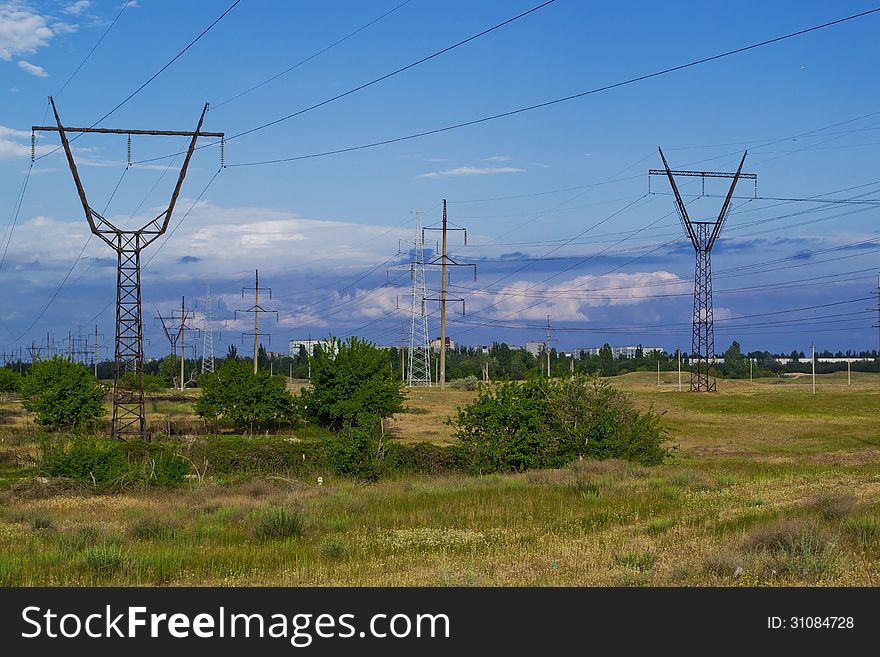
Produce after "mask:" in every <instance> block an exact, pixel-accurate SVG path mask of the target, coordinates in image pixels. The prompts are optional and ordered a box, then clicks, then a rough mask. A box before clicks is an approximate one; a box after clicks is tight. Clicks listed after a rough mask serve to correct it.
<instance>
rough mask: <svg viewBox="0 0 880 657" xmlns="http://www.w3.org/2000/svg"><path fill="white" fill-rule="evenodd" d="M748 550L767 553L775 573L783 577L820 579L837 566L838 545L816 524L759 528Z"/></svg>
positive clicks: (797, 522)
mask: <svg viewBox="0 0 880 657" xmlns="http://www.w3.org/2000/svg"><path fill="white" fill-rule="evenodd" d="M746 545H747V547H749V548H751V549H752V550H755V551H763V552H765V553H766V554H767V555H768V556H769V557H770V559H771V564H772V566H773V570H775V571H776V572H778V573H779V574H780V575H782V576H788V577H805V578H819V577H822V576H824V575H828V574H829V573H830V572H831V571H832V570H833V568H834V565H835V553H834V544H833V542H832V541H831V540H830V538H829V537H828V536H827V534H826V533H825V532H824V531H823V530H822V529H821V527H819V526H818V525H816V524H815V523H814V522H812V521H808V520H803V519H798V518H793V519H781V520H777V521H775V522H773V523H770V524H767V525H763V526H760V527H756V528H755V529H754V530H753V531H752V533H751V535H750V536H749V538H748V540H747V543H746Z"/></svg>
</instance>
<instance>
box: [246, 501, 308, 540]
mask: <svg viewBox="0 0 880 657" xmlns="http://www.w3.org/2000/svg"><path fill="white" fill-rule="evenodd" d="M306 525H307V522H306V517H305V516H304V515H303V513H302V512H301V511H300V510H299V509H291V508H287V507H283V506H272V507H269V508H268V509H265V510H263V511H262V512H261V513H260V514H259V515H258V516H257V522H256V525H255V526H254V534H255V535H256V537H257V538H259V539H263V540H266V539H274V540H279V539H284V538H294V537H298V536H303V535H304V534H305V533H306Z"/></svg>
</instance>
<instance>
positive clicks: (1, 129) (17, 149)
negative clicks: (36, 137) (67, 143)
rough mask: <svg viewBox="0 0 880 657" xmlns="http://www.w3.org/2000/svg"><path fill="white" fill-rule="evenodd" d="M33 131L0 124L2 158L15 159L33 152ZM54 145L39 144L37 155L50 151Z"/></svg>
mask: <svg viewBox="0 0 880 657" xmlns="http://www.w3.org/2000/svg"><path fill="white" fill-rule="evenodd" d="M30 137H31V133H29V132H25V131H24V130H15V129H14V128H7V127H6V126H3V125H0V160H14V159H17V158H21V157H29V156H30V154H31V143H30V142H31V139H30ZM52 148H53V147H52V146H48V145H45V146H39V145H38V146H37V149H36V150H37V155H42V154H43V153H48V152H49V151H50V150H52Z"/></svg>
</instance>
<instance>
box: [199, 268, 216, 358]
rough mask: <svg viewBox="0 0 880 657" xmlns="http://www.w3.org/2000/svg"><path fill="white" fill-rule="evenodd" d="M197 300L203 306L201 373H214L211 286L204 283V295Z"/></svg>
mask: <svg viewBox="0 0 880 657" xmlns="http://www.w3.org/2000/svg"><path fill="white" fill-rule="evenodd" d="M197 301H199V302H201V304H202V305H203V306H204V308H205V309H204V310H203V311H202V374H205V373H206V372H210V373H211V374H213V373H214V326H213V323H212V322H213V319H214V318H213V315H212V310H211V309H212V306H211V286H210V284H208V285H205V296H203V297H199V298H198V299H197Z"/></svg>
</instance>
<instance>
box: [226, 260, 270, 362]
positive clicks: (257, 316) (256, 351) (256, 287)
mask: <svg viewBox="0 0 880 657" xmlns="http://www.w3.org/2000/svg"><path fill="white" fill-rule="evenodd" d="M251 290H252V291H253V293H254V305H253V306H251V307H250V308H245V309H243V310H236V311H235V317H236V318H238V313H253V314H254V330H253V331H246V332H243V333H242V334H241V337H242V339H244V336H246V335H252V336H254V374H256V373H257V369H258V364H259V359H258V358H257V355H258V354H259V344H260V336H261V335H265V336H266V337H267V338H268V342H269V344H272V336H271V335H270V334H269V333H266V332H265V331H263V332H260V315H261V314H263V313H268V314H273V313H274V315H275V321H276V322H277V321H278V311H277V310H266V309H265V308H263V306H261V305H260V290H263V291H265V292H268V293H269V299H271V298H272V288H271V287H260V270H259V269H255V270H254V286H253V287H243V288H241V298H242V299H244V295H245V292H248V291H251Z"/></svg>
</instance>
